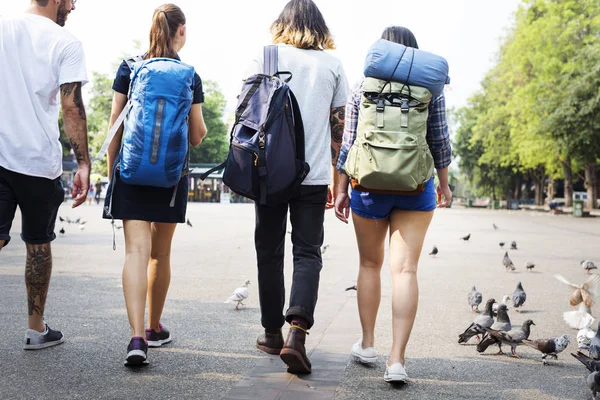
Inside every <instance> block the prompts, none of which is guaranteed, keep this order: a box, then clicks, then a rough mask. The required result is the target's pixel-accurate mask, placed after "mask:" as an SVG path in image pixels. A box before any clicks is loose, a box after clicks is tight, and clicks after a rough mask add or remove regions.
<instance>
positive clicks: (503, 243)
mask: <svg viewBox="0 0 600 400" xmlns="http://www.w3.org/2000/svg"><path fill="white" fill-rule="evenodd" d="M498 244H499V245H500V248H501V249H503V248H504V245H505V244H506V243H505V242H500V243H498Z"/></svg>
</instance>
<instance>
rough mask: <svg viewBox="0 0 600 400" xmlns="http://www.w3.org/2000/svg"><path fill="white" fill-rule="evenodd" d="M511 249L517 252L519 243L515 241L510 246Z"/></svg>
mask: <svg viewBox="0 0 600 400" xmlns="http://www.w3.org/2000/svg"><path fill="white" fill-rule="evenodd" d="M510 249H511V250H517V242H515V241H514V240H513V241H512V243H511V244H510Z"/></svg>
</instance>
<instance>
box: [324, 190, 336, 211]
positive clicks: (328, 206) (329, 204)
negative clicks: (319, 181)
mask: <svg viewBox="0 0 600 400" xmlns="http://www.w3.org/2000/svg"><path fill="white" fill-rule="evenodd" d="M334 201H335V197H334V196H333V190H332V189H331V186H328V187H327V203H325V209H326V210H330V209H332V208H333V206H334Z"/></svg>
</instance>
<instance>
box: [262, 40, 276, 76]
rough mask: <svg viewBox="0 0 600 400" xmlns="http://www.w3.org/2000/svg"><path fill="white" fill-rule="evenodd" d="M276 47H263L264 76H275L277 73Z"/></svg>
mask: <svg viewBox="0 0 600 400" xmlns="http://www.w3.org/2000/svg"><path fill="white" fill-rule="evenodd" d="M278 50H279V49H278V47H277V46H276V45H269V46H265V48H264V63H263V64H264V67H263V72H264V73H265V75H270V76H272V75H275V74H276V73H277V71H278V55H279V51H278Z"/></svg>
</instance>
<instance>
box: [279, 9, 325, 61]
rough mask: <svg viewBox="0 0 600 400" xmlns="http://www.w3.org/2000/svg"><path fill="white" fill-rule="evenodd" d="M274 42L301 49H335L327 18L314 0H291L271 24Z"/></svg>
mask: <svg viewBox="0 0 600 400" xmlns="http://www.w3.org/2000/svg"><path fill="white" fill-rule="evenodd" d="M271 34H272V35H273V43H274V44H277V43H284V44H290V45H292V46H294V47H297V48H299V49H310V50H334V49H335V42H334V40H333V36H332V35H331V33H330V32H329V28H328V27H327V24H325V19H324V18H323V15H322V14H321V11H319V9H318V8H317V5H316V4H315V3H314V2H313V1H312V0H291V1H290V2H289V3H287V4H286V6H285V7H284V9H283V11H282V12H281V14H280V15H279V17H278V18H277V20H275V22H273V24H272V25H271Z"/></svg>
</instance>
